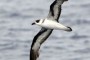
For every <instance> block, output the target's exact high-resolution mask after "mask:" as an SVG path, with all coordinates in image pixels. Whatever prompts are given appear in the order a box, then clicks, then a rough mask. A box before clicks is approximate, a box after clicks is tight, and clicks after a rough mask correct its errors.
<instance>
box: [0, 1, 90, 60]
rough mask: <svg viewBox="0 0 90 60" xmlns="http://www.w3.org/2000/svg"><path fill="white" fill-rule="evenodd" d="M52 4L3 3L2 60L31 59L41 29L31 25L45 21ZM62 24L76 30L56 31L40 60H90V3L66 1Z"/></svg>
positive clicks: (0, 7)
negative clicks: (37, 20)
mask: <svg viewBox="0 0 90 60" xmlns="http://www.w3.org/2000/svg"><path fill="white" fill-rule="evenodd" d="M53 1H54V0H0V60H29V50H30V46H31V43H32V40H33V37H34V36H35V35H36V34H37V32H38V31H39V30H40V27H38V26H32V25H31V23H32V22H33V21H34V20H36V19H39V18H45V17H46V16H47V14H48V10H49V6H50V4H51V3H52V2H53ZM59 21H60V22H61V23H62V24H64V25H68V26H71V27H72V29H73V31H72V32H70V33H69V32H65V31H59V30H54V31H53V33H52V35H51V36H50V37H49V38H48V40H47V41H46V42H45V43H44V44H43V45H42V46H41V49H40V57H39V60H56V59H57V60H90V0H69V1H68V2H65V3H64V4H63V7H62V14H61V17H60V19H59ZM36 28H37V29H36Z"/></svg>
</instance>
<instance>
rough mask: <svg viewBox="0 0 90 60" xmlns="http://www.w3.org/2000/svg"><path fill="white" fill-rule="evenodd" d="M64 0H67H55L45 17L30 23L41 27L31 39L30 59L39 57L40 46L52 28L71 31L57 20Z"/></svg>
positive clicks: (34, 59) (33, 59)
mask: <svg viewBox="0 0 90 60" xmlns="http://www.w3.org/2000/svg"><path fill="white" fill-rule="evenodd" d="M65 1H68V0H55V1H54V2H53V3H52V4H51V5H50V10H49V14H48V16H47V17H46V18H45V19H38V20H36V21H35V22H33V23H32V25H38V26H41V27H42V28H41V30H40V31H39V32H38V33H37V35H36V36H35V37H34V39H33V42H32V45H31V50H30V60H36V59H37V58H38V57H39V49H40V46H41V45H42V43H43V42H44V41H45V40H46V39H47V38H48V37H49V36H50V35H51V33H52V31H53V29H57V30H64V31H68V32H70V31H72V29H71V28H70V27H68V26H64V25H63V24H61V23H59V22H58V20H59V17H60V14H61V6H62V4H63V3H64V2H65Z"/></svg>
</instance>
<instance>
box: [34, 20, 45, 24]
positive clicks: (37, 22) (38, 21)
mask: <svg viewBox="0 0 90 60" xmlns="http://www.w3.org/2000/svg"><path fill="white" fill-rule="evenodd" d="M43 21H44V20H43V19H38V20H36V21H35V22H33V23H32V25H35V24H37V25H41V24H42V23H43Z"/></svg>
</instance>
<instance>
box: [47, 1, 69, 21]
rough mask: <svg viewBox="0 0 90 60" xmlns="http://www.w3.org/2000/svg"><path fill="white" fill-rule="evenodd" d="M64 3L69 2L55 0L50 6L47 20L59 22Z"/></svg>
mask: <svg viewBox="0 0 90 60" xmlns="http://www.w3.org/2000/svg"><path fill="white" fill-rule="evenodd" d="M64 1H68V0H55V1H54V2H53V3H52V4H51V5H50V10H49V14H48V16H47V19H51V20H55V21H58V19H59V16H60V14H61V5H62V4H63V2H64Z"/></svg>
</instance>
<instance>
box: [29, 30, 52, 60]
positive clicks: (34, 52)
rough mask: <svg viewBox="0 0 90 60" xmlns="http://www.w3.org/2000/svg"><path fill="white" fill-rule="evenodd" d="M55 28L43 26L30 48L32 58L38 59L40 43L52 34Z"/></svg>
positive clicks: (32, 59)
mask: <svg viewBox="0 0 90 60" xmlns="http://www.w3.org/2000/svg"><path fill="white" fill-rule="evenodd" d="M52 31H53V30H51V29H50V30H48V29H45V28H42V29H41V30H40V31H39V33H38V34H37V35H36V36H35V37H34V39H33V42H32V45H31V50H30V60H36V59H37V57H38V56H39V54H38V51H39V48H40V45H41V44H42V43H43V42H44V41H45V40H46V39H47V38H48V37H49V36H50V34H51V33H52Z"/></svg>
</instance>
